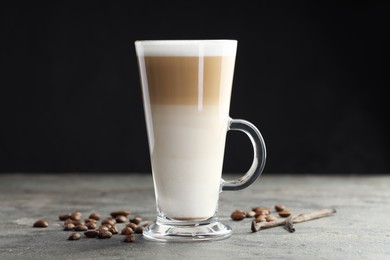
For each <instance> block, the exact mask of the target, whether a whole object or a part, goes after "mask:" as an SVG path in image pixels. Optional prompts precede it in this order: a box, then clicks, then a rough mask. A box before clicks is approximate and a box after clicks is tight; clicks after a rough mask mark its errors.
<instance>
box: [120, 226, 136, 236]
mask: <svg viewBox="0 0 390 260" xmlns="http://www.w3.org/2000/svg"><path fill="white" fill-rule="evenodd" d="M133 233H134V230H133V229H132V228H131V227H124V228H123V229H122V231H121V234H122V235H131V234H133Z"/></svg>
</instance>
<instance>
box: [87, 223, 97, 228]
mask: <svg viewBox="0 0 390 260" xmlns="http://www.w3.org/2000/svg"><path fill="white" fill-rule="evenodd" d="M85 225H86V226H87V228H88V229H95V228H96V226H97V225H96V223H94V222H88V223H87V224H85Z"/></svg>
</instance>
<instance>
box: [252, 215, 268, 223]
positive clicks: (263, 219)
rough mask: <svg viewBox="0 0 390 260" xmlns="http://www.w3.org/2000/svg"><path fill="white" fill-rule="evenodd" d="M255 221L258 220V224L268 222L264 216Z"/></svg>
mask: <svg viewBox="0 0 390 260" xmlns="http://www.w3.org/2000/svg"><path fill="white" fill-rule="evenodd" d="M255 220H256V222H257V223H259V222H267V219H266V216H264V215H260V216H258V217H257V218H256V219H255Z"/></svg>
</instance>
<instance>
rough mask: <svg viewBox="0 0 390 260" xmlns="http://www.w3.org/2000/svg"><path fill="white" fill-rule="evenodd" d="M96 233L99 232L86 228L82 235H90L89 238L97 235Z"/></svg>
mask: <svg viewBox="0 0 390 260" xmlns="http://www.w3.org/2000/svg"><path fill="white" fill-rule="evenodd" d="M98 234H99V232H98V231H96V230H88V231H85V232H84V235H85V236H86V237H90V238H93V237H97V236H98Z"/></svg>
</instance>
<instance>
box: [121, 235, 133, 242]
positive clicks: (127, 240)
mask: <svg viewBox="0 0 390 260" xmlns="http://www.w3.org/2000/svg"><path fill="white" fill-rule="evenodd" d="M134 241H135V236H133V235H127V236H126V237H125V239H123V242H126V243H131V242H134Z"/></svg>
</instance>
